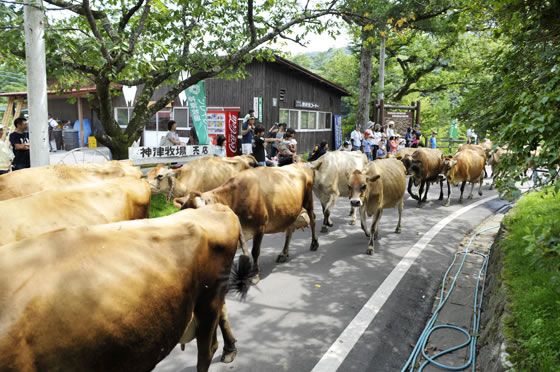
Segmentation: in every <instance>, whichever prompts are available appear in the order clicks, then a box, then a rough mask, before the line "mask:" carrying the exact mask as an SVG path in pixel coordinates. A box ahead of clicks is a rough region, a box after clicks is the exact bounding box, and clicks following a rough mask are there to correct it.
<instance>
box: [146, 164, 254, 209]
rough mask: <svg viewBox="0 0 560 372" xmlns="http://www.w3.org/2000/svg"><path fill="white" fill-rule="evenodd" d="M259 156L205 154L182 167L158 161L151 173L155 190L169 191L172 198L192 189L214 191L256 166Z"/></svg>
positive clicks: (149, 179) (150, 180) (169, 198)
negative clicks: (167, 165) (230, 156)
mask: <svg viewBox="0 0 560 372" xmlns="http://www.w3.org/2000/svg"><path fill="white" fill-rule="evenodd" d="M256 165H257V161H256V159H255V158H254V157H253V156H251V155H242V156H235V157H233V158H221V157H205V158H200V159H196V160H193V161H191V162H189V163H186V164H184V165H183V166H182V167H181V168H178V169H169V168H168V167H166V166H165V165H163V164H159V165H157V166H156V167H155V168H153V169H152V170H150V172H148V174H147V179H148V183H149V184H150V186H151V187H152V193H154V194H158V193H165V194H167V198H168V200H171V198H172V197H182V196H185V195H187V194H188V193H189V192H190V191H200V192H205V191H210V190H213V189H215V188H216V187H218V186H221V185H223V184H224V183H225V182H226V181H227V180H229V179H230V178H231V177H233V176H235V175H236V174H238V173H239V172H241V171H243V170H246V169H250V168H254V167H255V166H256Z"/></svg>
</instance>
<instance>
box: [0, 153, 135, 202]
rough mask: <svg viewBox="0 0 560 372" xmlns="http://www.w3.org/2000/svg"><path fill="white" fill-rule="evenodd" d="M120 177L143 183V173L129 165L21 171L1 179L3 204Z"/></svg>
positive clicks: (72, 166) (57, 167) (126, 163)
mask: <svg viewBox="0 0 560 372" xmlns="http://www.w3.org/2000/svg"><path fill="white" fill-rule="evenodd" d="M120 177H132V178H137V179H140V178H141V177H142V172H141V171H140V169H138V168H137V167H135V166H133V165H132V163H130V162H128V161H108V162H106V163H98V164H76V165H69V164H57V165H48V166H44V167H37V168H26V169H20V170H18V171H17V172H11V173H7V174H3V175H0V200H6V199H10V198H17V197H20V196H25V195H29V194H32V193H34V192H37V191H42V190H48V189H59V188H62V187H66V186H69V185H73V184H81V183H88V182H96V181H99V180H102V179H111V178H120Z"/></svg>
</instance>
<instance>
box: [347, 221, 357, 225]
mask: <svg viewBox="0 0 560 372" xmlns="http://www.w3.org/2000/svg"><path fill="white" fill-rule="evenodd" d="M355 224H356V221H350V222H348V225H350V226H354V225H355Z"/></svg>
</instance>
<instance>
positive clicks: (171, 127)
mask: <svg viewBox="0 0 560 372" xmlns="http://www.w3.org/2000/svg"><path fill="white" fill-rule="evenodd" d="M191 131H192V129H191ZM159 145H160V146H185V144H184V143H183V142H181V140H180V139H179V134H178V133H177V123H176V122H175V120H169V121H168V122H167V134H166V135H165V137H162V139H161V141H160V144H159Z"/></svg>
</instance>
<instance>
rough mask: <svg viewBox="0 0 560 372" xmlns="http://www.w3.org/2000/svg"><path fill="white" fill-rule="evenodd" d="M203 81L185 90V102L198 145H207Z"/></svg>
mask: <svg viewBox="0 0 560 372" xmlns="http://www.w3.org/2000/svg"><path fill="white" fill-rule="evenodd" d="M204 86H205V84H204V80H201V81H199V82H198V83H197V84H196V85H192V86H190V87H189V88H187V90H186V92H187V102H188V104H189V111H190V113H191V118H192V121H193V126H194V129H195V130H196V135H197V137H198V143H199V144H201V145H208V144H209V139H208V121H207V118H206V91H205V90H204Z"/></svg>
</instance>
